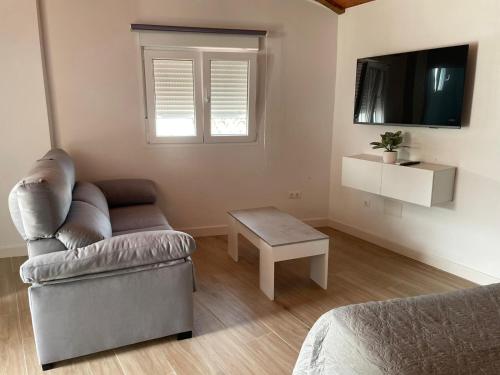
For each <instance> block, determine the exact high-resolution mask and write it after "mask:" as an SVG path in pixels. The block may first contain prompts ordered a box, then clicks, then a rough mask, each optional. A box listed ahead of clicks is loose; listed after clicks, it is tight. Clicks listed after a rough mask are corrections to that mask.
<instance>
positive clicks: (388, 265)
mask: <svg viewBox="0 0 500 375" xmlns="http://www.w3.org/2000/svg"><path fill="white" fill-rule="evenodd" d="M322 231H323V232H324V233H326V234H328V235H330V236H331V238H332V240H331V252H330V263H329V265H330V272H329V280H328V290H327V291H324V290H322V289H320V288H319V287H318V286H317V285H316V284H314V282H312V281H311V280H309V279H308V273H309V267H308V261H307V260H306V259H299V260H293V261H287V262H284V263H279V264H278V265H277V270H276V300H275V301H274V302H271V301H269V300H268V299H267V298H266V297H265V296H264V295H263V294H262V293H261V292H260V290H259V287H258V264H259V262H258V253H257V249H255V248H254V247H253V246H252V245H251V244H250V243H249V242H247V241H246V240H244V239H243V238H242V239H241V240H240V261H239V263H234V262H233V261H232V260H231V259H230V258H229V256H228V255H227V252H226V249H227V239H226V237H225V236H215V237H205V238H199V239H197V243H198V251H197V253H196V254H195V256H194V262H195V265H196V269H197V279H198V291H197V292H196V293H195V328H194V335H195V337H194V338H193V339H191V340H185V341H180V342H179V341H176V340H175V338H174V337H171V338H164V339H160V340H154V341H150V342H147V343H141V344H137V345H132V346H129V347H125V348H120V349H116V350H112V351H108V352H105V353H100V354H96V355H91V356H87V357H83V358H79V359H75V360H70V361H65V362H62V363H60V364H59V365H58V367H57V368H55V369H54V370H52V371H50V372H49V374H94V375H97V374H281V373H283V374H289V373H290V372H291V370H292V368H293V366H294V364H295V360H296V358H297V354H298V351H299V350H300V346H301V344H302V341H303V339H304V337H305V336H306V334H307V332H308V330H309V329H310V327H311V326H312V324H313V323H314V322H315V321H316V319H317V318H318V317H319V316H320V315H321V314H323V313H324V312H326V311H328V310H330V309H332V308H335V307H338V306H342V305H346V304H352V303H359V302H365V301H370V300H384V299H389V298H396V297H406V296H414V295H419V294H425V293H434V292H446V291H451V290H455V289H458V288H467V287H472V286H474V284H472V283H470V282H468V281H464V280H462V279H460V278H457V277H455V276H452V275H450V274H447V273H444V272H441V271H439V270H436V269H434V268H432V267H429V266H426V265H423V264H421V263H418V262H416V261H413V260H410V259H408V258H405V257H402V256H399V255H396V254H394V253H392V252H390V251H388V250H385V249H383V248H380V247H377V246H375V245H372V244H370V243H367V242H365V241H362V240H359V239H356V238H354V237H351V236H349V235H347V234H344V233H341V232H337V231H334V230H332V229H330V228H324V229H322ZM23 261H24V258H5V259H0V374H9V375H10V374H37V373H41V369H40V367H39V365H38V361H37V358H36V352H35V346H34V339H33V331H32V326H31V318H30V313H29V308H28V300H27V286H26V285H24V284H22V282H21V280H20V279H19V276H18V269H19V265H20V264H21V263H22V262H23Z"/></svg>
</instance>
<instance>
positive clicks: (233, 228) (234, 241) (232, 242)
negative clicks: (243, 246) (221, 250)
mask: <svg viewBox="0 0 500 375" xmlns="http://www.w3.org/2000/svg"><path fill="white" fill-rule="evenodd" d="M237 225H238V223H237V222H236V220H235V219H234V217H232V216H231V215H228V239H227V245H228V246H227V252H228V254H229V256H230V257H231V258H233V260H234V261H235V262H237V261H238V227H237Z"/></svg>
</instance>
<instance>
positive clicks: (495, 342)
mask: <svg viewBox="0 0 500 375" xmlns="http://www.w3.org/2000/svg"><path fill="white" fill-rule="evenodd" d="M293 373H294V375H302V374H315V375H316V374H341V375H345V374H349V375H350V374H362V375H365V374H370V375H371V374H398V375H407V374H500V284H493V285H489V286H484V287H478V288H473V289H465V290H460V291H456V292H451V293H446V294H435V295H426V296H420V297H413V298H405V299H396V300H390V301H384V302H369V303H364V304H359V305H351V306H345V307H341V308H337V309H334V310H332V311H330V312H328V313H326V314H324V315H323V316H322V317H321V318H320V319H319V320H318V321H317V322H316V323H315V324H314V326H313V327H312V329H311V331H310V332H309V334H308V336H307V337H306V340H305V342H304V344H303V346H302V349H301V351H300V354H299V357H298V360H297V363H296V365H295V368H294V372H293Z"/></svg>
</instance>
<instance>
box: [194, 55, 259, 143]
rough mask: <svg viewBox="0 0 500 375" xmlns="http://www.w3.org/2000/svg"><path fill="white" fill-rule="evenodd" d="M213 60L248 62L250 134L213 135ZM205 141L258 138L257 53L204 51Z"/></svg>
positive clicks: (234, 141) (250, 139)
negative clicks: (211, 94)
mask: <svg viewBox="0 0 500 375" xmlns="http://www.w3.org/2000/svg"><path fill="white" fill-rule="evenodd" d="M212 60H219V61H247V62H248V135H212V119H211V108H212V107H211V101H210V99H209V93H210V92H211V88H212V75H211V64H210V62H211V61H212ZM203 77H204V79H205V81H204V87H203V90H204V104H205V110H204V117H203V123H204V141H205V143H250V142H255V141H256V139H257V120H256V116H257V54H256V53H249V52H203Z"/></svg>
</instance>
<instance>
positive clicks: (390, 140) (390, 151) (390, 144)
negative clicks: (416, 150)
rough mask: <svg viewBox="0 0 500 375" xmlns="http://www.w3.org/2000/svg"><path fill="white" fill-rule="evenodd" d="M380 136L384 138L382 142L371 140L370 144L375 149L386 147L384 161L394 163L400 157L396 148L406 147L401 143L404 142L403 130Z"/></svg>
mask: <svg viewBox="0 0 500 375" xmlns="http://www.w3.org/2000/svg"><path fill="white" fill-rule="evenodd" d="M380 137H381V138H382V142H371V143H370V145H371V146H372V148H373V149H374V150H375V149H378V148H385V151H384V153H383V159H384V163H386V164H394V163H395V162H396V160H397V158H398V152H397V151H396V150H397V149H398V148H400V147H406V146H402V145H401V143H403V136H402V134H401V130H399V131H397V132H395V133H392V132H386V133H385V134H380Z"/></svg>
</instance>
